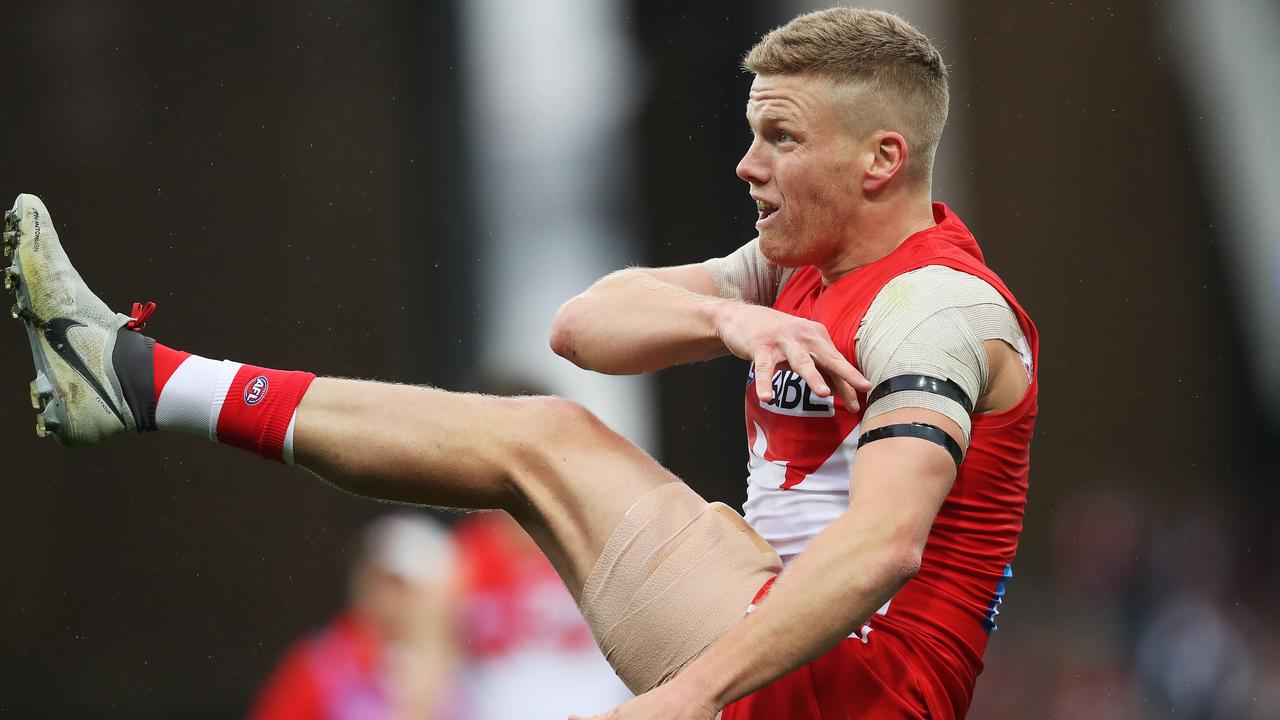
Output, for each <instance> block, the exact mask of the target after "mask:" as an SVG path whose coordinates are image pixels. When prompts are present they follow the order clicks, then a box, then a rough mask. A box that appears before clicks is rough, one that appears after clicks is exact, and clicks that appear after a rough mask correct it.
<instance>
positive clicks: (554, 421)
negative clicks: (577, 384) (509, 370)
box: [507, 396, 610, 447]
mask: <svg viewBox="0 0 1280 720" xmlns="http://www.w3.org/2000/svg"><path fill="white" fill-rule="evenodd" d="M507 402H509V403H510V405H511V408H512V410H513V412H514V414H515V415H516V416H517V418H518V419H517V423H518V425H517V426H518V427H519V431H518V432H517V433H516V434H517V436H518V437H520V438H521V440H522V442H525V443H531V444H535V445H539V446H546V447H550V446H552V445H556V446H563V445H565V444H566V443H573V442H576V441H583V440H589V441H598V440H599V437H600V436H601V435H602V434H610V431H609V428H608V427H607V426H606V425H605V424H604V423H603V422H601V420H600V418H598V417H596V416H595V414H594V413H592V412H591V411H590V410H588V409H586V408H585V407H583V406H582V405H580V404H578V403H576V402H574V401H572V400H566V399H564V398H560V397H554V396H537V397H516V398H508V399H507Z"/></svg>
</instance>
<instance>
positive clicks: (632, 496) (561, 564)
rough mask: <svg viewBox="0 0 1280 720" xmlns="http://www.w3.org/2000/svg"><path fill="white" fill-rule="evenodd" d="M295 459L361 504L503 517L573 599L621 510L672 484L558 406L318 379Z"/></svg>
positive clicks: (302, 411) (643, 458)
mask: <svg viewBox="0 0 1280 720" xmlns="http://www.w3.org/2000/svg"><path fill="white" fill-rule="evenodd" d="M294 457H295V460H296V462H297V463H298V464H300V465H303V466H304V467H306V468H308V469H310V470H313V471H315V472H316V473H317V474H319V475H320V476H321V477H323V478H325V479H326V480H328V481H330V482H332V483H334V484H335V485H338V486H339V487H342V488H344V489H346V490H349V491H351V492H354V493H358V494H361V495H369V496H372V497H379V498H386V499H391V500H400V501H404V502H413V503H421V504H427V505H442V506H448V507H458V508H500V509H503V510H506V511H507V512H509V513H510V514H511V515H512V516H513V517H515V518H516V520H518V521H519V522H520V524H521V525H522V526H523V527H524V529H525V531H526V532H528V533H529V534H530V535H531V536H532V537H533V538H534V540H536V541H537V542H538V544H539V546H540V547H541V548H542V550H543V552H544V553H546V555H547V557H548V558H550V559H551V562H552V564H553V565H555V567H556V569H557V570H558V571H559V572H560V575H561V577H562V578H564V581H565V585H566V586H568V588H569V590H570V592H572V593H573V595H574V597H575V598H576V597H578V596H579V594H580V592H581V589H582V583H583V582H584V581H585V580H586V577H587V574H588V573H589V572H590V571H591V567H592V565H593V564H594V562H595V560H596V558H597V557H599V555H600V551H601V550H602V549H603V547H604V543H605V542H606V541H607V540H608V539H609V536H610V534H611V533H612V532H613V530H614V528H616V527H617V525H618V523H619V521H621V519H622V516H623V515H624V514H625V513H626V511H627V509H628V508H629V507H631V505H632V504H633V503H634V502H635V501H636V500H637V499H639V498H640V497H641V496H642V495H644V494H645V493H647V492H648V491H649V490H652V489H653V488H655V487H657V486H659V485H661V484H663V483H669V482H679V480H678V479H677V478H676V477H675V476H674V475H672V474H671V473H669V472H667V471H666V470H664V469H663V468H662V467H661V466H659V465H658V464H657V463H656V462H654V461H653V460H652V459H651V458H650V457H649V456H648V455H647V454H645V452H644V451H642V450H640V449H639V448H637V447H636V446H635V445H633V444H631V443H630V442H628V441H627V440H626V439H625V438H623V437H622V436H620V435H618V434H617V433H615V432H613V431H612V430H610V429H609V428H608V427H607V426H605V425H604V423H602V422H600V420H598V419H597V418H596V417H595V416H594V415H592V414H591V413H590V412H588V411H587V410H585V409H584V408H582V407H581V406H580V405H578V404H576V403H573V402H570V401H568V400H563V399H560V398H550V397H519V398H503V397H493V396H488V395H472V394H459V393H450V392H444V391H441V390H435V389H431V388H422V387H412V386H405V385H387V384H381V383H373V382H361V381H355V380H335V379H327V378H320V379H317V380H316V381H315V382H314V383H312V385H311V388H310V389H309V390H308V391H307V394H306V396H305V397H304V398H303V401H302V404H301V406H300V407H299V408H298V418H297V429H296V435H295V440H294Z"/></svg>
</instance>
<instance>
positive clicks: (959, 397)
mask: <svg viewBox="0 0 1280 720" xmlns="http://www.w3.org/2000/svg"><path fill="white" fill-rule="evenodd" d="M904 390H916V391H919V392H927V393H933V394H934V395H941V396H942V397H944V398H947V399H948V400H953V401H955V402H956V403H957V404H958V405H960V407H962V408H964V411H965V412H967V413H972V412H973V401H972V400H970V399H969V396H968V395H967V394H965V391H964V388H962V387H960V385H959V383H957V382H956V381H954V380H939V379H938V378H936V377H930V376H928V375H895V376H894V377H891V378H889V379H888V380H885V381H883V382H881V383H880V384H879V385H876V386H875V388H874V389H872V391H871V394H870V395H867V407H871V405H872V404H874V403H875V401H877V400H879V399H880V398H882V397H885V396H886V395H892V394H894V393H896V392H902V391H904Z"/></svg>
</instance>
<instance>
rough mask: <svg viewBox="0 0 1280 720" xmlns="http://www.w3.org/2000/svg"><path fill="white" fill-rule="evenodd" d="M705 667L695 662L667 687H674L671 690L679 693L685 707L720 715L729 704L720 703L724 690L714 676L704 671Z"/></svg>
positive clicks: (703, 664)
mask: <svg viewBox="0 0 1280 720" xmlns="http://www.w3.org/2000/svg"><path fill="white" fill-rule="evenodd" d="M705 665H706V663H699V662H698V661H697V660H695V661H694V662H692V663H690V664H689V666H688V667H686V668H685V669H684V670H683V671H681V672H680V673H679V674H678V675H676V676H675V677H674V678H672V679H671V681H670V682H669V683H667V685H669V686H672V687H671V688H670V689H671V690H672V691H674V692H675V693H677V695H678V696H679V697H680V698H681V702H682V703H683V704H684V705H686V706H688V707H696V708H704V709H706V710H708V711H710V712H717V713H718V712H720V711H721V710H723V709H724V707H725V705H727V704H728V703H723V702H720V696H721V695H722V694H723V692H722V691H723V688H722V687H721V686H720V684H717V683H715V682H714V681H713V680H714V677H715V676H714V675H710V674H708V673H707V672H704V671H703V669H702V667H701V666H705Z"/></svg>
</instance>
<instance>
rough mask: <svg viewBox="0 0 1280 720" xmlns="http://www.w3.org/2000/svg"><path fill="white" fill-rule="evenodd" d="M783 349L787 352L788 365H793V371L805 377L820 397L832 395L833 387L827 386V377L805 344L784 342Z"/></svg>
mask: <svg viewBox="0 0 1280 720" xmlns="http://www.w3.org/2000/svg"><path fill="white" fill-rule="evenodd" d="M783 350H784V352H786V353H787V365H789V366H791V370H792V372H794V373H795V374H797V375H799V376H800V377H802V378H804V381H805V382H806V383H808V385H809V388H810V389H811V390H813V392H814V393H815V394H816V395H817V396H818V397H830V396H831V388H830V387H828V386H827V379H826V378H824V377H823V376H822V373H820V372H818V366H817V365H816V364H815V363H814V362H813V356H812V355H810V354H809V351H808V350H806V349H805V348H804V346H803V345H797V344H794V343H785V344H783Z"/></svg>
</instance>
